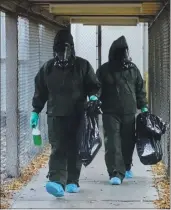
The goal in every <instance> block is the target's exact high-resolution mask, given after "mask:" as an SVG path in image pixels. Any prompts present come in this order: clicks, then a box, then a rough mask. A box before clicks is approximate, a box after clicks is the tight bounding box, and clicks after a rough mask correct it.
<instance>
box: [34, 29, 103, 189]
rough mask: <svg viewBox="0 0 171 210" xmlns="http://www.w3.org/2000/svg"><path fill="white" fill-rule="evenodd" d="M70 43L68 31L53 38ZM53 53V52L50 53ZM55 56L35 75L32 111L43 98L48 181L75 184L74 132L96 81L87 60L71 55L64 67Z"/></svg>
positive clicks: (95, 91) (96, 86) (77, 166)
mask: <svg viewBox="0 0 171 210" xmlns="http://www.w3.org/2000/svg"><path fill="white" fill-rule="evenodd" d="M66 42H67V43H69V44H71V45H72V46H74V43H73V37H72V35H71V34H70V32H68V31H64V30H62V31H60V32H59V33H58V34H57V35H56V37H55V40H54V50H55V48H56V45H57V43H60V44H61V43H66ZM54 54H55V53H54ZM55 63H56V61H55V58H54V59H51V60H49V61H48V62H46V63H45V64H44V65H43V66H42V68H41V69H40V71H39V72H38V74H37V75H36V77H35V93H34V97H33V102H32V105H33V108H34V110H33V111H34V112H37V113H40V112H41V110H42V109H43V108H44V105H45V103H46V102H47V115H48V119H47V121H48V136H49V142H50V144H51V155H50V160H49V173H48V177H49V180H50V181H53V182H56V183H60V184H62V186H63V187H64V188H65V185H66V184H69V183H75V184H77V185H79V176H80V171H81V162H80V160H79V159H78V156H77V154H78V152H77V143H76V134H77V130H78V126H79V123H80V118H81V115H82V112H83V109H84V103H85V102H86V100H87V96H91V95H98V93H99V90H100V83H99V81H98V79H97V77H96V74H95V73H94V70H93V68H92V66H91V65H90V63H89V62H88V61H87V60H85V59H83V58H80V57H77V56H75V52H74V47H73V49H72V59H71V60H70V64H69V65H68V66H67V67H65V68H60V67H59V66H58V65H56V64H55Z"/></svg>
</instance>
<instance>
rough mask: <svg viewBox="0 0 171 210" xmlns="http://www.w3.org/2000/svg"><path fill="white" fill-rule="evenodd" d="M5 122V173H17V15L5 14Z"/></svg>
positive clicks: (9, 174) (11, 174)
mask: <svg viewBox="0 0 171 210" xmlns="http://www.w3.org/2000/svg"><path fill="white" fill-rule="evenodd" d="M6 40H7V42H6V52H7V61H6V84H7V85H6V93H7V97H6V100H7V101H6V103H7V105H6V106H7V110H6V122H7V138H6V141H7V166H6V167H7V174H8V176H11V177H16V176H18V175H19V170H18V169H19V168H18V120H17V118H18V115H17V105H18V100H17V98H18V97H17V96H18V90H17V86H18V85H17V81H18V73H17V70H18V68H17V58H18V49H17V17H16V16H14V17H13V16H10V15H6Z"/></svg>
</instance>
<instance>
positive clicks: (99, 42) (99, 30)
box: [97, 25, 102, 68]
mask: <svg viewBox="0 0 171 210" xmlns="http://www.w3.org/2000/svg"><path fill="white" fill-rule="evenodd" d="M97 27H98V28H97V31H98V32H97V33H98V36H97V37H98V68H99V67H100V66H101V60H102V52H101V48H102V32H101V26H100V25H98V26H97Z"/></svg>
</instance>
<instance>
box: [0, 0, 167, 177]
mask: <svg viewBox="0 0 171 210" xmlns="http://www.w3.org/2000/svg"><path fill="white" fill-rule="evenodd" d="M169 5H170V1H167V0H120V1H119V0H75V1H73V0H13V1H11V0H9V1H1V2H0V12H1V19H0V23H1V37H0V38H1V51H0V52H1V53H0V64H1V65H0V68H1V160H2V163H3V164H2V166H1V168H2V170H1V173H2V175H3V177H6V176H18V175H19V174H20V171H21V170H22V169H23V168H24V167H26V166H27V165H28V163H29V162H30V161H31V160H32V159H33V157H34V156H35V155H36V154H37V153H39V152H40V149H37V148H35V147H34V145H33V144H32V142H31V138H32V137H31V130H30V128H29V123H28V122H29V117H30V112H31V111H32V107H31V99H32V95H33V92H34V76H35V74H36V73H37V72H38V70H39V68H40V66H41V65H42V64H43V63H44V62H45V61H47V60H48V59H50V58H51V57H52V45H53V38H54V36H55V33H56V32H57V31H58V30H60V29H62V28H70V25H71V24H72V23H82V24H85V25H117V26H118V25H121V26H136V25H137V24H139V23H140V22H147V23H148V24H149V25H148V26H149V68H148V75H149V82H148V80H146V81H147V82H148V84H149V85H148V90H149V91H148V92H149V105H150V109H151V111H152V112H153V113H155V114H157V115H159V116H161V117H162V118H163V120H165V121H166V122H169V121H170V8H169ZM146 79H148V78H146ZM40 123H41V131H42V136H43V139H44V144H45V145H46V144H47V132H46V114H45V111H44V112H43V113H42V114H41V120H40ZM162 144H163V151H164V158H163V161H164V163H165V164H166V166H167V167H168V168H169V165H170V162H169V161H170V157H169V154H170V152H169V147H170V135H169V131H168V133H167V134H166V135H165V136H164V138H163V143H162ZM168 171H169V170H168Z"/></svg>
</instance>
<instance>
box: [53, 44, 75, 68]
mask: <svg viewBox="0 0 171 210" xmlns="http://www.w3.org/2000/svg"><path fill="white" fill-rule="evenodd" d="M72 48H73V46H72V45H71V44H69V43H67V42H65V43H58V44H57V45H56V46H55V51H54V57H55V65H57V66H59V67H61V68H66V67H68V66H69V64H70V63H71V60H72V56H73V55H72Z"/></svg>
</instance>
